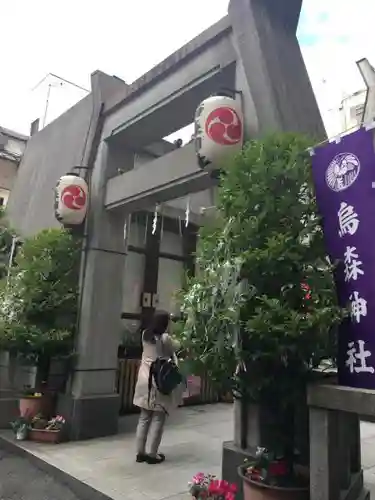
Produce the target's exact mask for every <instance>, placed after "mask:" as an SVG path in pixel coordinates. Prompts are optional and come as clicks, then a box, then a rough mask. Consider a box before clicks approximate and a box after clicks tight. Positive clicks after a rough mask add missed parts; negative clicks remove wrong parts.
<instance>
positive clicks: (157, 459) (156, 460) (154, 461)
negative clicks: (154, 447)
mask: <svg viewBox="0 0 375 500" xmlns="http://www.w3.org/2000/svg"><path fill="white" fill-rule="evenodd" d="M164 460H165V455H163V454H162V453H158V454H157V455H156V457H150V455H148V457H147V458H146V462H147V463H148V464H149V465H156V464H161V463H163V462H164Z"/></svg>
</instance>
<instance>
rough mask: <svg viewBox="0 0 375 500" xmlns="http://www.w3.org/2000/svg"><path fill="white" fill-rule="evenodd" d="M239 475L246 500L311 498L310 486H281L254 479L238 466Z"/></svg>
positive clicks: (301, 499)
mask: <svg viewBox="0 0 375 500" xmlns="http://www.w3.org/2000/svg"><path fill="white" fill-rule="evenodd" d="M238 475H239V476H240V478H241V479H242V482H243V494H244V500H309V498H310V490H309V487H308V486H306V487H302V488H301V487H299V488H281V487H278V486H270V485H268V484H264V483H261V482H258V481H253V480H252V479H250V478H249V477H246V476H245V475H244V471H243V468H242V467H239V468H238Z"/></svg>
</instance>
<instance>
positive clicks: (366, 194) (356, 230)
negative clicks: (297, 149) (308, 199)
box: [312, 128, 375, 389]
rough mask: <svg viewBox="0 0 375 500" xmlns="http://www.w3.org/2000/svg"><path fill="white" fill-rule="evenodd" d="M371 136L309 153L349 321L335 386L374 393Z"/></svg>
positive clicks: (374, 174)
mask: <svg viewBox="0 0 375 500" xmlns="http://www.w3.org/2000/svg"><path fill="white" fill-rule="evenodd" d="M373 141H374V134H373V130H369V131H367V130H365V129H364V128H361V129H360V130H358V131H356V132H354V133H352V134H350V135H347V136H344V137H342V138H341V141H340V142H338V143H337V144H336V143H327V144H324V145H322V146H319V147H317V148H315V150H314V154H313V156H312V165H313V176H314V182H315V189H316V196H317V202H318V207H319V211H320V213H321V215H322V217H323V229H324V236H325V241H326V247H327V253H328V254H329V256H330V258H331V259H332V261H339V262H340V264H339V266H338V268H337V272H336V285H337V293H338V297H339V301H340V304H341V305H342V306H347V305H349V307H350V311H351V319H350V321H345V322H344V323H343V324H342V325H341V327H340V332H339V367H338V369H339V382H340V384H343V385H348V386H351V387H361V388H366V389H375V189H374V188H375V184H373V183H374V182H375V154H374V143H373Z"/></svg>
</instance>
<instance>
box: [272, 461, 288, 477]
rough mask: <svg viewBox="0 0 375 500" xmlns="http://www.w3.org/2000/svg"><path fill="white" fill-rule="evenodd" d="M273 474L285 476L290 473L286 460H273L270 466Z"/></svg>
mask: <svg viewBox="0 0 375 500" xmlns="http://www.w3.org/2000/svg"><path fill="white" fill-rule="evenodd" d="M268 472H269V473H270V474H271V475H272V476H285V475H286V474H287V473H288V467H287V464H286V463H285V462H272V463H270V466H269V468H268Z"/></svg>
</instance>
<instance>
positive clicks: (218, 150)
mask: <svg viewBox="0 0 375 500" xmlns="http://www.w3.org/2000/svg"><path fill="white" fill-rule="evenodd" d="M194 140H195V149H196V153H197V156H198V163H199V166H200V167H201V168H206V167H208V168H210V167H211V168H214V169H215V168H220V167H221V166H223V164H225V162H226V161H228V159H229V158H231V157H233V156H234V155H235V154H237V153H238V152H239V151H241V149H242V147H243V140H244V119H243V113H242V108H241V104H240V102H239V101H236V100H235V99H233V98H231V97H227V96H212V97H209V98H208V99H205V100H204V101H203V102H202V103H201V104H200V105H199V106H198V108H197V111H196V113H195V133H194ZM209 166H210V167H209Z"/></svg>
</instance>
